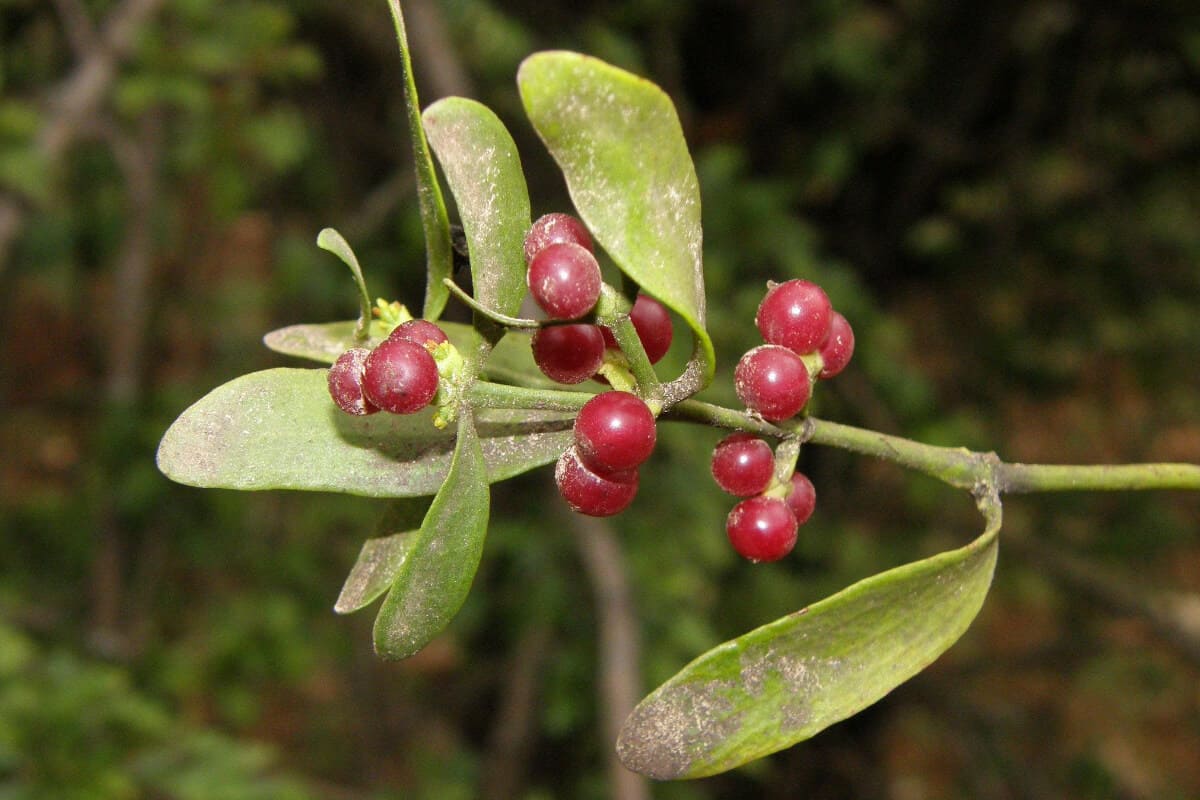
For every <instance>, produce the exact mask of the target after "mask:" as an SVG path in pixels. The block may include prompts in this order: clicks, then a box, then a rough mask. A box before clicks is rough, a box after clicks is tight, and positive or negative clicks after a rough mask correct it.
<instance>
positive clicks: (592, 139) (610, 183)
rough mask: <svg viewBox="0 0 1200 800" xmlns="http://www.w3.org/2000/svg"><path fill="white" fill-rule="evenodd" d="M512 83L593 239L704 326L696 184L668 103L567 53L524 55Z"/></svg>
mask: <svg viewBox="0 0 1200 800" xmlns="http://www.w3.org/2000/svg"><path fill="white" fill-rule="evenodd" d="M518 81H519V82H520V83H521V88H522V95H523V97H524V99H525V104H526V108H527V110H528V111H529V113H530V118H531V119H533V120H534V123H535V126H536V127H537V128H538V132H539V134H541V136H542V138H543V140H545V141H546V144H547V146H548V147H549V148H550V151H551V153H552V154H553V155H554V157H555V159H556V160H557V161H558V163H559V166H560V167H561V168H562V170H563V173H564V175H565V176H566V178H567V184H568V188H569V190H570V192H571V199H572V200H573V201H574V203H575V207H576V209H577V210H578V211H579V213H580V216H582V217H583V219H584V221H585V222H586V223H587V225H588V228H589V229H590V230H591V232H592V234H593V236H594V237H595V239H596V241H598V242H599V243H600V244H601V245H602V246H603V247H604V249H605V250H607V251H608V253H609V254H610V255H611V256H612V257H613V259H614V260H615V261H616V262H617V263H618V264H619V265H620V266H621V268H622V269H623V270H624V271H626V272H628V273H629V274H630V275H631V276H633V277H634V278H635V279H636V280H638V281H639V283H641V284H642V285H643V286H644V287H646V288H647V289H649V290H650V292H651V294H653V295H654V296H655V297H657V298H658V299H660V300H662V301H663V302H665V303H666V304H667V305H668V306H671V307H672V308H674V309H675V310H676V311H679V312H681V313H683V314H685V316H688V317H692V318H694V319H695V321H696V322H697V323H698V324H699V325H700V326H701V327H703V325H704V321H705V297H704V270H703V234H702V229H701V224H700V191H699V181H698V180H697V178H696V172H695V168H694V166H693V164H692V160H691V156H690V155H689V153H688V150H687V145H686V144H685V143H684V139H683V129H682V126H681V125H680V123H679V118H678V116H677V115H676V113H675V107H674V105H673V104H672V103H671V100H670V98H669V97H668V96H667V95H666V94H665V93H664V92H663V91H662V90H661V89H659V88H658V87H657V86H655V85H654V84H653V83H651V82H650V81H647V80H645V79H643V78H639V77H637V76H635V75H633V74H631V73H628V72H625V71H623V70H620V69H617V68H616V67H612V66H610V65H608V64H605V63H604V62H602V61H599V60H598V59H594V58H589V57H587V56H580V55H578V54H573V53H543V54H537V55H534V56H531V57H530V58H529V59H527V60H526V62H525V64H523V65H522V67H521V72H520V75H519V77H518ZM550 87H554V88H556V89H558V90H557V91H553V92H552V93H551V92H548V89H549V88H550ZM680 278H683V279H684V280H683V281H680V280H679V279H680Z"/></svg>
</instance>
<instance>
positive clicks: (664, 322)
mask: <svg viewBox="0 0 1200 800" xmlns="http://www.w3.org/2000/svg"><path fill="white" fill-rule="evenodd" d="M629 319H630V320H632V322H633V329H634V330H635V331H637V335H638V338H639V339H641V340H642V347H643V348H645V350H646V357H647V358H649V359H650V363H651V364H657V363H658V362H659V361H660V360H661V359H662V357H663V356H665V355H666V354H667V351H668V350H670V349H671V338H672V336H673V334H674V330H673V328H672V325H671V315H670V313H668V311H667V308H666V306H664V305H663V304H662V303H660V302H658V301H657V300H655V299H654V298H653V297H650V296H649V295H644V294H639V295H638V296H637V299H636V300H634V301H633V308H632V309H630V311H629ZM602 330H603V331H604V344H605V345H606V346H608V347H616V346H617V340H616V337H614V336H613V335H612V331H610V330H609V329H608V328H603V329H602Z"/></svg>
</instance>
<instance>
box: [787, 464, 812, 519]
mask: <svg viewBox="0 0 1200 800" xmlns="http://www.w3.org/2000/svg"><path fill="white" fill-rule="evenodd" d="M784 500H785V501H786V502H787V505H788V508H790V509H791V510H792V514H793V515H794V516H795V517H796V524H797V525H803V524H804V523H806V522H808V518H809V517H811V516H812V514H813V511H814V510H815V509H816V507H817V489H816V487H815V486H813V484H812V481H810V480H809V479H808V476H807V475H805V474H804V473H802V472H793V473H792V488H791V489H790V490H789V492H788V496H787V497H786V498H784Z"/></svg>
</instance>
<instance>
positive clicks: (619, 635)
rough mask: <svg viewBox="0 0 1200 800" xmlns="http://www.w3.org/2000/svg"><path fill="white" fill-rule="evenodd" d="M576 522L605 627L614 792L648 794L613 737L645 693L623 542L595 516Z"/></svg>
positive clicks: (574, 517) (603, 695)
mask: <svg viewBox="0 0 1200 800" xmlns="http://www.w3.org/2000/svg"><path fill="white" fill-rule="evenodd" d="M570 521H571V528H572V531H573V533H574V534H575V543H576V545H577V546H578V547H579V556H580V559H581V560H582V562H583V567H584V570H585V571H586V572H587V575H588V579H589V580H590V581H591V584H592V592H593V594H594V595H595V601H596V617H597V619H598V623H599V627H600V637H599V638H600V643H599V647H598V648H597V650H598V652H599V654H600V672H601V674H600V697H599V707H600V715H601V719H602V735H603V737H604V741H605V742H606V743H607V744H608V772H609V780H610V781H611V784H612V785H611V789H612V797H614V798H617V800H647V799H648V798H649V797H650V788H649V786H648V784H647V783H646V779H645V778H643V777H642V776H641V775H638V774H636V773H634V772H630V771H629V770H627V769H626V768H625V767H624V766H623V765H622V764H621V762H620V761H618V760H617V754H616V750H615V749H614V748H613V746H612V743H613V742H616V740H617V734H618V733H619V732H620V730H621V725H623V724H624V722H625V718H626V717H627V716H629V713H630V712H631V711H633V707H634V706H635V705H637V701H638V699H639V697H640V695H641V683H642V682H641V670H640V669H639V666H638V664H639V661H640V659H641V655H640V645H639V640H638V639H639V637H638V624H637V615H636V610H635V608H634V604H633V596H632V593H631V592H630V589H629V578H628V576H627V575H626V574H625V565H624V563H623V559H622V555H621V547H620V544H619V543H618V542H617V537H616V535H615V534H614V532H613V529H612V527H611V526H610V525H609V524H608V523H606V522H603V521H601V520H599V519H596V518H595V517H585V516H582V515H580V514H571V515H570Z"/></svg>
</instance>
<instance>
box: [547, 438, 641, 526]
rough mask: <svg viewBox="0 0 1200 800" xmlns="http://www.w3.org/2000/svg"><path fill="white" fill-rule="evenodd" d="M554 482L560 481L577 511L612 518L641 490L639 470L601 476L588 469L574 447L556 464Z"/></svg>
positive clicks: (567, 497)
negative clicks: (639, 487)
mask: <svg viewBox="0 0 1200 800" xmlns="http://www.w3.org/2000/svg"><path fill="white" fill-rule="evenodd" d="M554 482H555V483H556V484H558V493H559V494H561V495H562V497H563V499H564V500H566V501H567V505H569V506H570V507H571V508H572V509H574V510H575V511H578V512H579V513H580V514H587V515H588V516H591V517H611V516H612V515H613V514H617V513H619V512H621V511H624V510H625V509H626V508H628V507H629V504H630V503H632V502H633V498H634V496H635V495H636V494H637V490H638V472H637V470H636V469H632V470H629V471H627V472H614V473H612V474H609V475H599V474H597V473H595V472H593V471H592V470H590V469H588V467H587V465H586V464H584V463H583V461H582V459H580V457H579V453H578V451H577V450H576V449H575V448H574V447H572V448H569V449H568V450H567V451H566V452H565V453H563V454H562V455H561V456H560V457H559V459H558V463H557V464H556V465H555V466H554Z"/></svg>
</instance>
